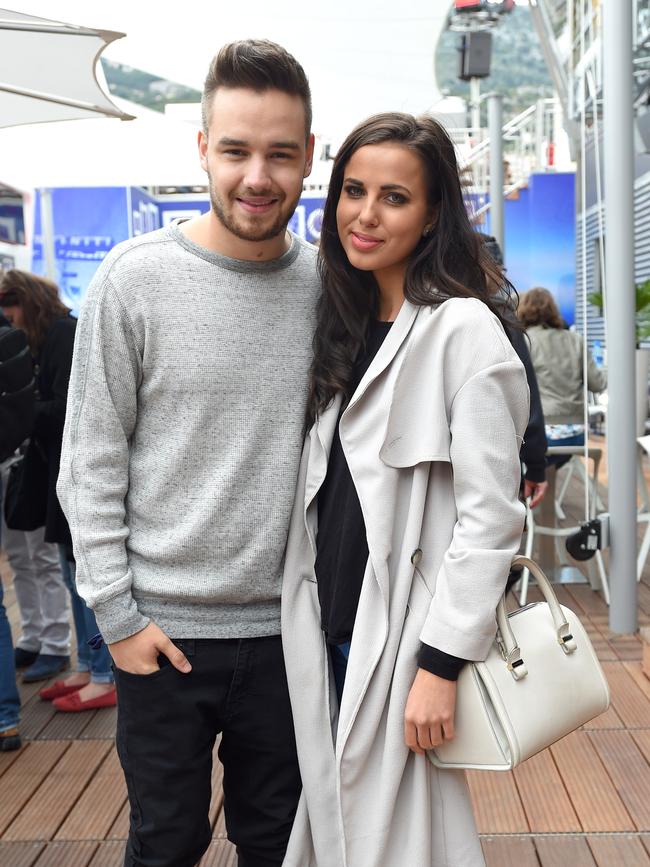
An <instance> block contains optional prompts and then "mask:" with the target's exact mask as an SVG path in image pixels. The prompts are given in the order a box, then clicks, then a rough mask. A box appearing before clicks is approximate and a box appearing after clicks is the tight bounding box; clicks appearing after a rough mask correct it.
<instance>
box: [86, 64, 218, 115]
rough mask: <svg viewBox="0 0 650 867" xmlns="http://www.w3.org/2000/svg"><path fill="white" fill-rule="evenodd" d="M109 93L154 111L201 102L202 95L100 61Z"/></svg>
mask: <svg viewBox="0 0 650 867" xmlns="http://www.w3.org/2000/svg"><path fill="white" fill-rule="evenodd" d="M101 60H102V67H103V69H104V75H105V76H106V82H107V84H108V89H109V90H110V92H111V93H112V94H113V95H114V96H119V97H121V98H122V99H129V100H130V101H131V102H135V103H137V104H138V105H144V106H146V107H147V108H152V109H154V110H155V111H164V110H165V105H166V104H167V103H170V102H200V101H201V92H200V91H199V90H195V89H194V88H193V87H186V86H185V85H184V84H176V83H175V82H173V81H167V80H166V79H164V78H160V77H159V76H157V75H151V74H150V73H149V72H143V71H142V70H141V69H134V68H133V67H132V66H124V65H123V64H121V63H113V62H112V61H111V60H105V59H104V58H103V57H102V59H101Z"/></svg>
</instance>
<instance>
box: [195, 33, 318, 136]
mask: <svg viewBox="0 0 650 867" xmlns="http://www.w3.org/2000/svg"><path fill="white" fill-rule="evenodd" d="M220 87H233V88H234V87H248V88H250V89H251V90H255V91H257V92H258V93H262V92H264V91H266V90H279V91H281V92H282V93H288V94H290V95H291V96H299V97H300V99H301V100H302V104H303V106H304V109H305V137H308V136H309V133H310V131H311V118H312V111H311V91H310V90H309V82H308V81H307V76H306V75H305V70H304V69H303V68H302V66H301V65H300V64H299V63H298V61H297V60H296V58H295V57H293V55H291V54H289V52H288V51H287V50H286V49H284V48H282V46H281V45H277V44H276V43H275V42H270V41H269V40H268V39H242V40H240V41H238V42H230V43H229V44H228V45H224V46H223V48H222V49H221V50H220V51H219V53H218V54H217V55H216V57H215V58H214V59H213V60H212V63H211V64H210V69H209V70H208V74H207V76H206V79H205V84H204V85H203V95H202V97H201V117H202V120H203V132H204V133H205V134H206V135H207V133H208V127H209V125H210V109H211V107H212V98H213V96H214V94H215V93H216V91H217V90H218V89H219V88H220Z"/></svg>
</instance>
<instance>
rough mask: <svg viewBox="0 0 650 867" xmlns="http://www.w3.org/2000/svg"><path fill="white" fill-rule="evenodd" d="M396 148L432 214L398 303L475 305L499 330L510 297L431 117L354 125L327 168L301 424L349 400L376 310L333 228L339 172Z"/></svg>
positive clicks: (369, 283) (449, 148) (370, 280)
mask: <svg viewBox="0 0 650 867" xmlns="http://www.w3.org/2000/svg"><path fill="white" fill-rule="evenodd" d="M385 142H396V143H398V144H401V145H404V146H405V147H407V148H410V149H411V150H413V151H414V152H415V153H416V154H417V155H418V156H419V157H420V159H421V161H422V165H423V167H424V172H425V178H426V182H427V187H428V199H429V205H430V206H431V207H432V208H435V210H436V221H435V225H434V228H433V230H432V231H431V232H430V234H428V235H425V236H423V237H422V238H421V239H420V241H419V242H418V244H417V246H416V247H415V249H414V250H413V252H412V254H411V258H410V261H409V264H408V268H407V270H406V276H405V280H404V295H405V297H406V298H407V299H408V300H409V301H410V302H411V303H412V304H417V305H431V304H437V303H440V302H441V301H444V300H445V299H447V298H479V299H480V300H481V301H483V302H484V303H485V304H486V305H487V306H488V307H489V308H490V310H492V311H493V312H494V313H495V314H496V315H497V316H498V318H499V319H500V320H501V322H502V323H505V321H506V316H507V309H506V308H507V306H508V305H507V303H504V302H507V300H508V298H509V297H510V295H511V294H512V293H514V289H513V287H512V285H511V284H510V283H509V281H508V280H506V278H505V277H504V275H503V272H502V270H501V268H500V267H499V266H498V265H497V264H496V263H495V261H494V260H493V259H492V257H491V256H490V254H489V253H488V252H487V250H486V249H485V248H484V245H483V243H482V241H481V237H480V236H479V235H477V233H476V232H475V231H474V229H473V228H472V225H471V223H470V220H469V217H468V214H467V210H466V207H465V202H464V200H463V194H462V190H461V184H460V180H459V176H458V165H457V162H456V154H455V151H454V145H453V143H452V141H451V139H450V138H449V136H448V135H447V133H446V131H445V129H444V128H443V127H442V126H441V125H440V124H439V123H438V122H437V121H435V120H434V119H433V118H431V117H426V116H424V117H420V118H415V117H413V116H412V115H410V114H401V113H398V112H390V113H386V114H376V115H374V116H373V117H370V118H368V120H365V121H363V123H360V124H359V125H358V126H357V127H356V128H355V129H354V130H353V131H352V132H351V133H350V135H349V136H348V137H347V138H346V140H345V141H344V142H343V144H342V145H341V148H340V150H339V151H338V153H337V155H336V159H335V160H334V165H333V167H332V177H331V180H330V185H329V192H328V195H327V201H326V203H325V211H324V214H323V226H322V231H321V240H320V255H319V271H320V276H321V280H322V283H323V294H322V296H321V300H320V303H319V309H318V320H317V326H316V334H315V337H314V361H313V364H312V368H311V377H310V390H309V402H308V407H307V424H308V426H310V425H311V424H313V422H314V421H315V419H316V416H317V415H318V414H319V413H320V412H322V411H323V410H324V409H325V408H326V407H327V406H328V405H329V404H330V402H331V401H332V399H333V398H334V396H335V394H336V393H337V392H339V391H340V392H343V395H344V397H345V399H346V400H349V399H350V397H351V395H350V393H349V383H350V378H351V374H352V368H353V366H354V362H355V359H356V358H357V355H358V353H359V350H360V349H361V347H362V346H363V345H364V342H365V339H366V332H367V328H368V322H369V319H370V317H371V316H373V315H376V313H377V310H378V300H379V287H378V286H377V283H376V281H375V278H374V277H373V275H372V273H370V272H365V271H360V270H358V269H357V268H354V267H353V266H352V265H351V264H350V262H349V261H348V258H347V256H346V254H345V251H344V250H343V246H342V245H341V241H340V239H339V234H338V230H337V225H336V209H337V205H338V202H339V197H340V195H341V190H342V188H343V177H344V173H345V167H346V165H347V164H348V162H349V160H350V158H351V157H352V155H353V154H354V153H355V151H357V150H359V148H362V147H364V146H365V145H371V144H383V143H385Z"/></svg>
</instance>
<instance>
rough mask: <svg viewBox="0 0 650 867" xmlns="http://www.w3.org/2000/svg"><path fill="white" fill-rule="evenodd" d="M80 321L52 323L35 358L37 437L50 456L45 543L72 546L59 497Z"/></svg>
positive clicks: (48, 458) (71, 319)
mask: <svg viewBox="0 0 650 867" xmlns="http://www.w3.org/2000/svg"><path fill="white" fill-rule="evenodd" d="M76 327H77V320H76V319H75V318H74V317H72V316H64V317H63V318H61V319H57V320H56V321H55V322H53V323H52V325H51V326H50V328H49V329H48V331H47V334H46V335H45V340H44V342H43V346H42V347H41V350H40V352H39V354H38V357H37V358H35V359H34V369H35V373H36V387H37V398H36V407H35V409H36V415H35V419H34V433H33V436H34V438H35V439H36V440H37V442H38V443H39V445H40V446H41V447H42V449H43V451H44V452H45V455H46V457H47V507H46V517H45V541H46V542H58V543H60V544H62V545H70V544H71V541H70V530H69V528H68V522H67V521H66V519H65V516H64V514H63V511H62V509H61V506H60V505H59V500H58V497H57V495H56V481H57V478H58V475H59V463H60V461H61V443H62V440H63V426H64V423H65V410H66V403H67V398H68V382H69V380H70V369H71V367H72V351H73V348H74V335H75V329H76Z"/></svg>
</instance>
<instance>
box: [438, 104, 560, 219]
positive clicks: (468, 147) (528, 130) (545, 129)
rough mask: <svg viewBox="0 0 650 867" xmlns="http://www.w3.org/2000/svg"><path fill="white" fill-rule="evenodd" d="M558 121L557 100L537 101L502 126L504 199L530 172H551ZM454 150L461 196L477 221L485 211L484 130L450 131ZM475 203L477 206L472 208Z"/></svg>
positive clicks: (487, 153) (486, 159)
mask: <svg viewBox="0 0 650 867" xmlns="http://www.w3.org/2000/svg"><path fill="white" fill-rule="evenodd" d="M560 127H561V120H560V113H559V101H558V100H557V99H540V100H538V102H537V103H535V104H533V105H531V106H529V107H528V108H527V109H525V110H524V111H522V112H521V113H520V114H518V115H516V116H515V117H513V118H512V119H511V120H509V121H508V122H507V123H506V124H504V126H503V158H504V161H505V163H506V166H505V171H504V175H505V185H504V196H508V195H511V194H513V193H515V192H517V191H518V190H520V189H521V188H522V187H524V186H525V185H526V184H527V182H528V179H529V177H530V175H531V173H532V172H536V171H539V172H543V171H555V169H556V156H557V139H558V135H559V133H560ZM450 134H451V136H452V139H453V141H454V144H455V146H456V151H457V154H458V163H459V167H460V169H461V172H462V175H463V180H464V186H465V192H466V194H467V195H468V198H470V199H472V200H473V201H474V203H475V207H474V208H473V215H474V217H475V218H479V219H480V217H481V216H482V215H483V214H484V213H485V212H486V211H488V210H489V207H490V204H489V202H485V198H484V197H485V194H486V193H487V191H488V190H489V188H490V140H489V138H488V137H487V130H484V129H477V128H472V127H467V128H463V129H454V130H450ZM476 202H478V203H479V204H478V205H476Z"/></svg>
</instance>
